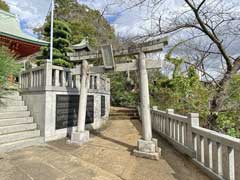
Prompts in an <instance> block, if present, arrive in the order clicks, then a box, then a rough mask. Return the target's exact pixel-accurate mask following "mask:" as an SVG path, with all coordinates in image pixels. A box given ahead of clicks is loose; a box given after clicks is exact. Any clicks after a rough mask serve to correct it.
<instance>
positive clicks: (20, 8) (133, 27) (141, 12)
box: [5, 0, 179, 35]
mask: <svg viewBox="0 0 240 180" xmlns="http://www.w3.org/2000/svg"><path fill="white" fill-rule="evenodd" d="M5 1H6V2H7V3H8V4H9V6H10V11H11V12H12V13H14V14H16V15H17V16H18V17H19V19H20V24H21V27H22V29H23V30H24V32H26V33H28V34H30V35H33V31H32V29H33V28H36V27H39V26H41V25H42V24H43V23H44V21H45V17H46V15H47V13H48V11H49V8H50V4H51V0H5ZM78 1H79V3H81V4H86V5H88V6H89V7H91V8H93V9H97V10H100V11H101V12H102V11H103V10H104V9H105V13H104V16H105V18H106V19H107V20H108V21H109V23H111V25H112V26H113V27H114V28H115V30H116V33H117V34H119V35H125V34H126V33H127V34H128V35H135V34H138V33H139V32H141V31H142V29H143V28H145V27H150V26H151V23H150V22H148V21H146V20H143V19H144V18H146V17H147V16H148V11H147V10H146V9H144V8H135V9H131V11H126V12H124V13H122V10H123V9H124V8H125V5H126V4H122V5H119V4H112V5H111V6H107V4H111V3H112V2H114V1H117V0H78ZM172 1H173V2H174V3H176V2H179V0H172ZM106 7H107V8H106Z"/></svg>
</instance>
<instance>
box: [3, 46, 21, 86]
mask: <svg viewBox="0 0 240 180" xmlns="http://www.w3.org/2000/svg"><path fill="white" fill-rule="evenodd" d="M20 68H21V65H20V64H17V62H16V59H15V58H14V56H13V55H12V54H11V52H10V51H9V50H8V49H7V48H5V47H0V88H5V87H7V85H8V78H9V76H10V75H13V76H16V75H18V73H19V71H20Z"/></svg>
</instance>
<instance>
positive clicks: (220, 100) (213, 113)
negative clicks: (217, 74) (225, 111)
mask: <svg viewBox="0 0 240 180" xmlns="http://www.w3.org/2000/svg"><path fill="white" fill-rule="evenodd" d="M239 69H240V58H238V59H236V60H235V61H234V63H233V68H232V69H231V70H230V71H227V72H226V73H225V74H224V77H223V79H222V80H221V81H220V83H219V85H220V87H218V88H217V90H216V93H215V95H214V96H213V98H212V101H211V104H210V114H209V116H208V120H207V127H208V128H209V129H213V130H214V129H215V130H216V129H217V118H218V112H219V111H220V110H221V109H222V107H223V105H224V101H225V99H226V97H227V90H228V87H229V83H230V81H231V79H232V77H233V75H235V74H237V72H238V71H239Z"/></svg>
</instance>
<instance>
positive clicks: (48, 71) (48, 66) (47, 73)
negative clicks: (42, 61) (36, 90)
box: [44, 60, 52, 87]
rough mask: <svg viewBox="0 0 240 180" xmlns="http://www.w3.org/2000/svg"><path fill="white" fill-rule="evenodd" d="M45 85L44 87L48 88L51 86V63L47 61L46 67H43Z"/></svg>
mask: <svg viewBox="0 0 240 180" xmlns="http://www.w3.org/2000/svg"><path fill="white" fill-rule="evenodd" d="M44 79H45V83H44V86H46V87H50V86H52V63H51V62H50V61H49V60H47V63H46V67H45V78H44Z"/></svg>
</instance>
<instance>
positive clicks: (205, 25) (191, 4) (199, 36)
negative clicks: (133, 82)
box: [121, 0, 240, 128]
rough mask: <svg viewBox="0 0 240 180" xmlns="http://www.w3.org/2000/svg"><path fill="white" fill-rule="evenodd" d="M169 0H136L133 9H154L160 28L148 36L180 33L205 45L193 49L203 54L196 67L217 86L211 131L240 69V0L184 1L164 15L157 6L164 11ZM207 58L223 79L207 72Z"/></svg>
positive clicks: (153, 16)
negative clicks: (228, 89) (238, 51)
mask: <svg viewBox="0 0 240 180" xmlns="http://www.w3.org/2000/svg"><path fill="white" fill-rule="evenodd" d="M121 1H122V2H124V0H121ZM169 1H171V0H165V1H163V0H136V1H134V0H133V1H131V6H129V9H130V8H134V7H136V6H147V7H148V8H152V14H151V17H150V18H152V19H153V20H155V22H156V25H155V28H153V29H151V31H149V32H148V34H147V35H146V36H159V35H174V34H176V33H177V34H182V36H183V37H184V40H185V41H186V42H188V40H191V41H192V42H193V41H198V42H205V46H204V47H203V46H197V45H196V46H193V45H192V46H190V49H191V50H194V51H197V52H199V53H200V54H201V56H199V57H197V58H196V59H197V62H195V63H194V65H195V66H196V68H198V69H200V70H201V71H203V72H204V73H205V75H207V76H208V77H210V78H211V80H212V81H213V82H215V83H216V88H215V95H214V96H213V97H212V100H211V105H210V109H209V110H210V115H209V118H208V124H209V128H213V127H214V126H215V125H216V124H215V123H216V118H217V113H218V112H220V111H221V109H222V107H223V105H224V101H225V99H226V98H227V88H228V85H229V83H230V81H231V79H232V77H233V75H234V74H236V73H237V72H238V71H239V69H240V57H239V56H238V55H237V54H238V53H237V52H236V51H234V49H235V50H236V47H235V46H236V45H237V44H238V43H237V42H240V11H239V9H240V3H239V2H238V0H232V1H224V0H182V6H181V7H178V8H175V10H173V11H171V10H169V13H167V14H163V15H162V14H161V13H159V11H157V9H156V7H158V8H159V9H160V11H162V9H161V8H160V6H161V5H163V4H164V3H169ZM154 5H156V6H154ZM171 8H172V7H171ZM173 9H174V8H173ZM181 41H182V39H181ZM186 44H187V43H186ZM213 57H214V58H213ZM206 59H208V61H210V63H212V64H214V63H217V64H218V65H217V68H218V70H219V71H220V73H221V76H220V78H219V79H217V80H216V79H215V77H213V76H211V75H210V73H208V72H206V68H205V66H206V64H205V63H204V62H205V60H206ZM188 63H190V62H188Z"/></svg>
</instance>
